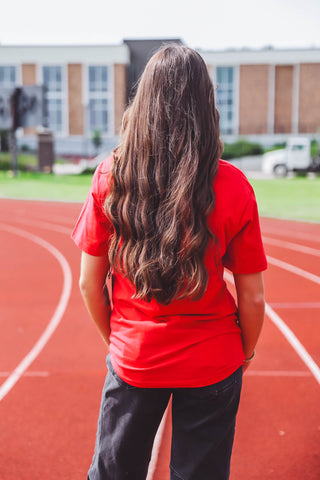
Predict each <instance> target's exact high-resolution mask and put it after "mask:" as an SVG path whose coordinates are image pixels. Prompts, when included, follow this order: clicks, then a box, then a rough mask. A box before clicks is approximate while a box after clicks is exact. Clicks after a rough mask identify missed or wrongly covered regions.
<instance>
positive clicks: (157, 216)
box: [105, 44, 222, 304]
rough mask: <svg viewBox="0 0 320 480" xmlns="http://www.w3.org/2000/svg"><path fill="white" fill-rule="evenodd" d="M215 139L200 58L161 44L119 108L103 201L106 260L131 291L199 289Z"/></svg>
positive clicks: (203, 280) (191, 293)
mask: <svg viewBox="0 0 320 480" xmlns="http://www.w3.org/2000/svg"><path fill="white" fill-rule="evenodd" d="M219 137H220V130H219V114H218V112H217V110H216V108H215V102H214V89H213V85H212V82H211V80H210V76H209V74H208V71H207V68H206V65H205V63H204V61H203V59H202V58H201V56H200V55H199V54H198V53H197V52H195V51H194V50H192V49H190V48H187V47H185V46H181V45H172V44H171V45H166V46H164V47H162V48H161V49H160V50H159V51H158V52H157V53H155V54H154V55H153V57H151V59H150V60H149V62H148V64H147V66H146V68H145V70H144V72H143V74H142V76H141V79H140V82H139V85H138V88H137V92H136V95H135V97H134V99H133V101H132V103H131V105H130V106H129V107H128V109H127V110H126V112H125V114H124V118H123V127H122V134H121V140H120V144H119V146H118V147H117V148H116V149H115V151H114V152H113V156H114V162H113V166H112V176H111V177H112V180H111V182H110V194H109V195H108V197H107V199H106V204H105V208H106V213H107V215H108V216H109V218H110V220H111V222H112V224H113V227H114V233H113V236H112V238H111V244H110V249H109V259H110V264H111V266H112V267H113V268H114V269H120V271H121V272H122V273H123V274H124V275H125V276H126V277H127V278H128V279H129V280H130V281H131V283H132V284H133V285H134V286H135V290H136V291H135V297H137V298H141V299H144V300H147V301H150V299H151V298H155V300H156V301H157V302H159V303H162V304H168V303H170V302H171V301H172V300H173V299H182V298H185V297H190V298H192V299H198V298H201V296H202V295H203V294H204V292H205V290H206V287H207V282H208V273H207V271H206V268H205V265H204V254H205V251H206V248H207V245H208V241H209V239H210V237H212V233H211V232H210V230H209V228H208V225H207V217H208V215H209V213H210V212H211V211H212V209H213V208H214V203H215V199H214V192H213V189H212V184H213V180H214V177H215V175H216V173H217V169H218V158H219V156H220V155H221V151H222V145H221V142H220V138H219Z"/></svg>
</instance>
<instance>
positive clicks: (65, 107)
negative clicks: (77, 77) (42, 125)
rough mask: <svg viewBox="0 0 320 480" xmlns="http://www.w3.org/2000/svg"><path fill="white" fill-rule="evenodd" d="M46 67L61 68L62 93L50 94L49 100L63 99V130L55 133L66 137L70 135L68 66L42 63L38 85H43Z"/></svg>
mask: <svg viewBox="0 0 320 480" xmlns="http://www.w3.org/2000/svg"><path fill="white" fill-rule="evenodd" d="M44 67H59V68H61V82H62V89H61V92H48V94H47V95H48V98H49V99H61V108H62V128H61V130H60V131H58V132H57V131H53V133H54V135H55V136H57V137H66V136H68V133H69V101H68V100H69V99H68V69H67V65H64V64H59V63H42V64H38V65H37V83H38V84H40V85H43V84H44V83H43V69H44ZM49 128H50V125H49Z"/></svg>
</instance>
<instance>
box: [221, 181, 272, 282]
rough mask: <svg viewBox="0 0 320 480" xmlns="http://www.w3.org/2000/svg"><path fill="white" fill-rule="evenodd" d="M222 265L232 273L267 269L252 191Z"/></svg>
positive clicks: (256, 271) (255, 271)
mask: <svg viewBox="0 0 320 480" xmlns="http://www.w3.org/2000/svg"><path fill="white" fill-rule="evenodd" d="M223 264H224V266H225V267H226V268H228V269H229V270H231V271H232V272H233V273H258V272H262V271H263V270H266V268H267V260H266V255H265V252H264V248H263V244H262V238H261V230H260V224H259V215H258V208H257V203H256V199H255V195H254V192H253V190H252V189H250V193H249V199H248V202H247V203H246V205H245V207H244V211H243V214H242V216H241V219H240V221H239V223H238V225H237V228H236V231H235V233H234V235H233V237H232V239H231V241H230V243H229V244H228V246H227V250H226V253H225V255H224V257H223Z"/></svg>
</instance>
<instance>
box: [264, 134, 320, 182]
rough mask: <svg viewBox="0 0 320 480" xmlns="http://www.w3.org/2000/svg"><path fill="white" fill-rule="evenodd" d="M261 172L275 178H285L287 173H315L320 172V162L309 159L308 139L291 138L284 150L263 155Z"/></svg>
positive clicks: (315, 159)
mask: <svg viewBox="0 0 320 480" xmlns="http://www.w3.org/2000/svg"><path fill="white" fill-rule="evenodd" d="M262 171H263V172H264V173H266V174H268V175H275V176H277V177H285V176H287V174H288V172H295V173H299V172H300V173H306V172H317V171H320V160H319V158H312V157H311V153H310V139H309V138H307V137H291V138H289V139H288V141H287V144H286V147H285V148H284V149H281V150H274V151H272V152H268V153H265V154H264V155H263V159H262Z"/></svg>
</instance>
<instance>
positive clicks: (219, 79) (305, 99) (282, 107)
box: [199, 49, 320, 143]
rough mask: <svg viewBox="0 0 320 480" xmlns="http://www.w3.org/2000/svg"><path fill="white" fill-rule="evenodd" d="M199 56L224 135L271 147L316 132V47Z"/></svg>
mask: <svg viewBox="0 0 320 480" xmlns="http://www.w3.org/2000/svg"><path fill="white" fill-rule="evenodd" d="M199 53H201V55H202V57H203V58H204V60H205V61H206V63H207V65H208V69H209V71H210V73H211V76H212V80H213V83H214V85H215V86H216V88H217V90H216V95H217V103H218V106H219V109H220V114H221V131H222V134H223V136H226V137H230V138H231V137H237V136H239V135H242V136H246V137H249V138H251V139H256V140H258V141H261V142H263V143H272V142H276V141H282V140H285V139H286V137H287V136H288V135H290V134H295V135H296V134H310V135H311V136H314V135H315V134H316V133H317V132H318V133H319V128H320V88H319V85H320V49H310V50H275V49H265V50H236V51H228V50H227V51H221V52H213V51H206V52H204V51H203V52H202V51H199Z"/></svg>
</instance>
